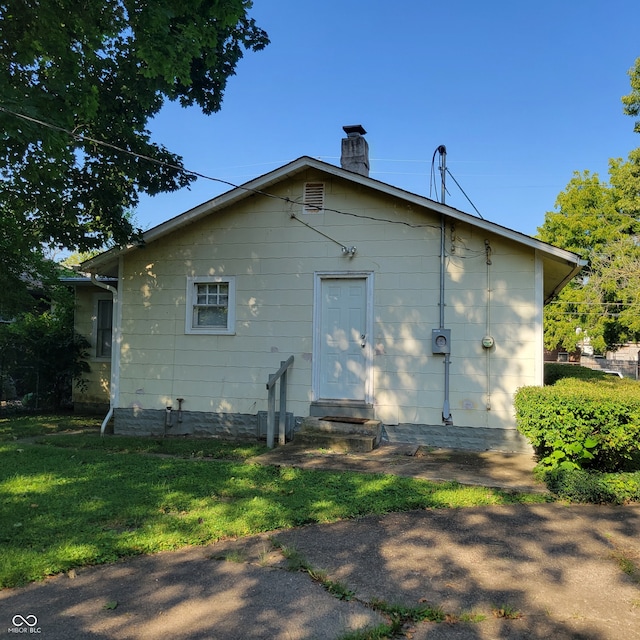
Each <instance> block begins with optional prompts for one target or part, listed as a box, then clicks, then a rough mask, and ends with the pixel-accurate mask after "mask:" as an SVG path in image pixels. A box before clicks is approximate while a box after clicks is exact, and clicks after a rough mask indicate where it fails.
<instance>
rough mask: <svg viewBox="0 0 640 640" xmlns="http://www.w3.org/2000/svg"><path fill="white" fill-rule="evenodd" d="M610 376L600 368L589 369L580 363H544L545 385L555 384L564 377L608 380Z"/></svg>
mask: <svg viewBox="0 0 640 640" xmlns="http://www.w3.org/2000/svg"><path fill="white" fill-rule="evenodd" d="M608 377H609V376H608V375H607V374H606V373H603V372H602V371H600V370H599V369H589V367H582V366H580V365H578V364H559V363H557V362H546V363H545V365H544V383H545V385H550V384H555V383H556V382H558V380H561V379H562V378H575V379H577V380H606V379H607V378H608Z"/></svg>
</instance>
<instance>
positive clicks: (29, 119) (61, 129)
mask: <svg viewBox="0 0 640 640" xmlns="http://www.w3.org/2000/svg"><path fill="white" fill-rule="evenodd" d="M0 111H2V112H4V113H7V114H9V115H12V116H14V117H16V118H20V119H22V120H25V121H27V122H31V123H34V124H37V125H40V126H42V127H45V128H47V129H51V130H53V131H58V132H60V133H64V134H66V135H68V136H69V137H71V138H73V139H74V140H77V141H80V142H86V143H90V144H93V145H97V146H100V147H105V148H107V149H111V150H113V151H117V152H118V153H124V154H126V155H130V156H133V157H135V158H139V159H140V160H146V161H148V162H151V163H153V164H155V165H158V166H162V167H166V168H169V169H173V170H175V171H179V172H181V173H184V174H187V175H191V176H194V177H195V178H202V179H203V180H210V181H212V182H217V183H219V184H224V185H227V186H229V187H231V188H233V189H242V190H244V191H247V192H249V193H253V194H256V195H262V196H265V197H267V198H273V199H275V200H282V201H284V202H287V203H293V204H296V202H295V201H294V200H292V199H291V198H288V197H286V196H278V195H275V194H273V193H268V192H266V191H262V190H261V189H252V188H251V187H247V186H244V185H238V184H235V183H233V182H230V181H229V180H223V179H222V178H215V177H213V176H209V175H207V174H204V173H201V172H199V171H193V170H191V169H186V168H185V167H181V166H180V165H177V164H173V163H171V162H166V161H165V160H158V159H157V158H153V157H151V156H148V155H146V154H143V153H138V152H136V151H131V150H130V149H125V148H124V147H120V146H118V145H116V144H113V143H111V142H106V141H104V140H98V139H97V138H93V137H91V136H87V135H84V134H81V133H77V132H75V131H70V130H69V129H65V128H64V127H60V126H58V125H55V124H52V123H50V122H45V121H44V120H40V119H38V118H34V117H32V116H28V115H26V114H23V113H19V112H17V111H13V110H11V109H7V108H6V107H4V106H2V105H0ZM434 158H435V154H434ZM456 184H457V183H456ZM300 204H301V205H303V206H304V205H305V203H304V202H302V203H300ZM474 208H475V207H474ZM323 211H329V212H332V213H337V214H340V215H345V216H352V217H354V218H362V219H365V220H373V221H375V222H387V223H389V224H400V225H404V226H407V227H411V228H413V229H419V228H439V227H438V225H434V224H413V223H411V222H406V221H404V220H390V219H388V218H376V217H375V216H367V215H363V214H359V213H353V212H350V211H342V210H340V209H331V208H328V207H324V208H323ZM481 217H482V216H481Z"/></svg>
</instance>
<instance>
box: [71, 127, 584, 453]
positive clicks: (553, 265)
mask: <svg viewBox="0 0 640 640" xmlns="http://www.w3.org/2000/svg"><path fill="white" fill-rule="evenodd" d="M345 131H346V132H347V133H348V136H347V138H345V139H343V141H342V152H343V153H342V160H341V164H342V167H341V168H340V167H336V166H333V165H330V164H326V163H324V162H320V161H318V160H314V159H312V158H309V157H302V158H299V159H298V160H295V161H293V162H291V163H290V164H287V165H285V166H283V167H280V168H279V169H276V170H274V171H271V172H270V173H267V174H265V175H263V176H261V177H259V178H256V179H255V180H252V181H251V182H248V183H246V184H244V185H242V186H241V187H237V188H234V189H232V190H231V191H228V192H227V193H224V194H223V195H221V196H219V197H217V198H214V199H212V200H210V201H209V202H205V203H204V204H202V205H200V206H198V207H196V208H194V209H192V210H190V211H187V212H186V213H183V214H181V215H179V216H177V217H175V218H173V219H171V220H169V221H167V222H165V223H163V224H161V225H159V226H157V227H155V228H153V229H151V230H149V231H147V232H146V233H145V234H144V246H131V247H128V248H126V249H123V250H111V251H107V252H105V253H103V254H101V255H99V256H97V257H95V258H93V259H91V260H88V261H87V262H85V263H84V264H83V265H82V269H84V270H85V271H86V272H89V273H92V274H97V275H99V276H101V277H111V278H116V279H117V285H116V286H115V287H111V290H112V293H114V294H115V295H114V301H113V304H114V307H113V309H114V322H113V335H114V340H113V346H112V349H111V385H110V393H111V405H112V408H113V417H114V425H115V426H114V429H115V432H116V433H129V434H134V433H137V434H163V433H168V434H179V433H185V434H186V433H188V434H197V435H201V434H223V435H233V436H241V435H253V436H255V435H256V434H257V433H258V432H259V428H260V427H259V414H261V412H264V411H266V409H267V391H266V383H267V381H268V379H269V375H270V374H272V373H274V372H275V371H276V370H277V369H278V368H279V367H280V363H281V361H284V360H287V358H288V357H289V356H291V355H293V356H294V363H293V366H292V368H291V369H290V371H289V380H288V388H287V411H290V412H291V413H292V414H293V415H294V416H295V417H296V418H299V417H304V416H308V415H316V416H326V415H331V416H340V415H351V416H354V415H358V416H362V417H368V418H375V419H377V420H380V421H381V422H382V423H383V425H384V431H385V432H386V436H387V437H388V438H389V440H391V441H400V442H415V443H423V444H432V445H436V446H451V447H459V448H468V449H489V448H493V449H503V450H516V449H522V448H523V447H524V448H526V444H525V443H524V440H523V439H522V438H520V437H519V435H518V433H517V431H516V429H515V419H514V407H513V395H514V392H515V391H516V389H517V388H518V387H521V386H523V385H539V384H542V382H543V333H542V309H543V305H544V304H545V302H546V301H548V300H550V299H552V298H553V297H554V296H555V295H556V294H557V293H558V291H559V290H560V289H561V288H562V287H563V286H564V285H565V284H566V283H567V282H568V281H569V280H570V279H571V278H572V277H573V276H574V275H575V274H576V273H577V272H578V271H579V270H580V268H581V265H582V263H581V262H580V260H579V258H578V257H577V256H576V255H575V254H573V253H570V252H568V251H564V250H561V249H557V248H555V247H552V246H550V245H548V244H545V243H543V242H540V241H538V240H535V239H532V238H530V237H528V236H525V235H523V234H520V233H518V232H515V231H512V230H510V229H507V228H504V227H502V226H499V225H496V224H493V223H491V222H487V221H485V220H482V219H479V218H477V217H475V216H472V215H469V214H466V213H464V212H462V211H458V210H456V209H453V208H451V207H448V206H445V205H442V204H439V203H437V202H434V201H432V200H430V199H428V198H425V197H423V196H420V195H416V194H413V193H409V192H406V191H403V190H402V189H398V188H396V187H393V186H390V185H388V184H385V183H383V182H379V181H377V180H374V179H372V178H369V177H368V168H369V167H368V165H369V161H368V147H367V143H366V140H365V139H364V137H363V136H362V134H363V133H364V130H363V129H362V128H361V127H359V126H357V127H350V128H345ZM515 213H516V212H514V215H515ZM107 293H108V294H109V295H111V293H109V292H108V291H106V290H104V289H103V290H101V291H100V292H99V293H98V290H97V289H94V290H92V291H88V290H87V291H86V293H85V292H82V291H80V290H79V291H78V300H79V304H81V305H84V307H85V310H84V311H83V310H82V309H81V308H79V309H78V329H79V330H81V331H82V332H83V333H84V334H85V335H87V336H88V337H92V338H93V340H94V344H96V342H95V341H96V340H98V343H97V344H98V346H99V345H100V344H101V343H104V342H105V337H104V336H105V335H106V334H104V333H101V329H100V327H99V323H100V318H102V317H103V316H102V315H101V312H100V311H98V307H97V306H96V305H97V303H99V301H100V300H102V299H104V300H108V299H109V298H108V297H106V298H103V296H104V294H107ZM105 313H106V311H105ZM89 316H91V317H93V318H94V322H93V325H92V326H91V328H90V327H89V324H84V325H83V324H82V322H81V317H86V318H88V317H89ZM102 326H103V329H104V330H106V322H105V320H104V319H103V324H102ZM100 336H103V337H102V338H100ZM106 356H107V354H106V352H103V353H102V357H104V358H105V368H104V373H102V374H101V375H99V376H98V380H97V381H96V382H97V384H98V386H99V387H100V386H101V385H103V384H104V375H105V373H106V371H107V368H106ZM100 357H101V356H100V355H99V352H96V358H100ZM98 391H102V389H97V390H94V391H92V393H93V394H94V396H95V394H96V393H97V392H98ZM83 398H84V396H82V395H79V396H77V400H78V401H80V402H82V401H83ZM178 409H179V411H177V410H178Z"/></svg>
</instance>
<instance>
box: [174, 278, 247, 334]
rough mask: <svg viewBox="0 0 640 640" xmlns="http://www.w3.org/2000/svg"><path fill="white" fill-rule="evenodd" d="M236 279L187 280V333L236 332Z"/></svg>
mask: <svg viewBox="0 0 640 640" xmlns="http://www.w3.org/2000/svg"><path fill="white" fill-rule="evenodd" d="M234 325H235V279H234V278H233V277H232V276H229V277H218V276H207V277H201V278H187V320H186V327H185V332H186V333H210V334H232V333H235V326H234Z"/></svg>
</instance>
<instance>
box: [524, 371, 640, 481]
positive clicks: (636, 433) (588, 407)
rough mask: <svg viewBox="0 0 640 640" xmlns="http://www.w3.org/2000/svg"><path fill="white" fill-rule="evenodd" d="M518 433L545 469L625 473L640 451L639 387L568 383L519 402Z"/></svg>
mask: <svg viewBox="0 0 640 640" xmlns="http://www.w3.org/2000/svg"><path fill="white" fill-rule="evenodd" d="M515 408H516V421H517V426H518V430H519V431H520V433H522V434H523V435H524V436H526V437H527V438H528V439H529V441H530V442H531V444H532V445H533V447H534V448H535V450H536V452H537V454H538V456H539V457H540V465H541V466H542V467H546V468H556V467H557V468H561V469H580V468H592V469H598V470H600V471H618V470H621V469H624V468H625V466H626V465H628V464H629V462H630V461H632V460H633V458H634V456H635V455H636V454H637V453H638V452H639V451H640V385H638V383H637V382H635V381H633V380H626V379H614V378H608V379H607V378H605V377H604V376H603V377H602V378H593V379H591V380H576V379H574V378H564V379H560V380H558V382H556V383H555V384H554V385H553V386H546V387H523V388H521V389H518V391H517V392H516V396H515Z"/></svg>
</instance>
